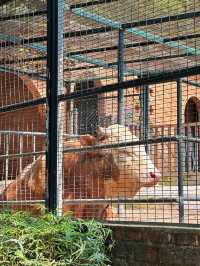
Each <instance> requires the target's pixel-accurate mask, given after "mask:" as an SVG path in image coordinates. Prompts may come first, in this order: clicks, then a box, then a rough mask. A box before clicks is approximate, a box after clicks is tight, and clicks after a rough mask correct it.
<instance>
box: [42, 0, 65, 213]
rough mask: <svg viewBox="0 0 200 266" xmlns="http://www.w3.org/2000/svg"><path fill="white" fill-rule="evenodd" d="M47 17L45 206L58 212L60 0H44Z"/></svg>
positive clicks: (61, 29)
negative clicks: (45, 1) (46, 182)
mask: <svg viewBox="0 0 200 266" xmlns="http://www.w3.org/2000/svg"><path fill="white" fill-rule="evenodd" d="M47 18H48V23H47V37H48V38H47V69H48V79H47V100H48V105H47V111H48V113H47V115H48V128H47V135H48V138H47V160H46V161H47V175H48V189H47V190H48V191H47V192H48V198H47V207H48V209H49V211H51V212H53V213H56V214H59V213H58V212H57V211H59V209H60V202H59V201H60V194H61V192H60V188H61V186H60V185H61V184H60V181H61V180H62V171H61V166H62V165H61V158H62V157H61V156H62V155H60V153H61V149H62V143H61V142H62V141H61V139H60V138H61V133H60V132H61V131H62V126H61V124H60V123H59V119H61V118H60V117H59V116H60V112H59V111H60V109H59V108H58V94H59V93H60V91H61V90H62V89H63V21H64V0H54V1H51V0H48V1H47ZM61 109H62V108H61ZM58 162H59V163H58ZM61 196H62V195H61Z"/></svg>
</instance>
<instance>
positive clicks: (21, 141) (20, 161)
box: [19, 135, 23, 174]
mask: <svg viewBox="0 0 200 266" xmlns="http://www.w3.org/2000/svg"><path fill="white" fill-rule="evenodd" d="M22 153H23V135H20V136H19V154H22ZM22 158H23V157H19V174H21V173H22Z"/></svg>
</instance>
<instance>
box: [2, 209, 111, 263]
mask: <svg viewBox="0 0 200 266" xmlns="http://www.w3.org/2000/svg"><path fill="white" fill-rule="evenodd" d="M110 237H111V231H110V230H109V229H108V228H104V226H103V225H102V224H101V223H98V222H95V221H93V220H91V221H83V220H80V221H77V220H73V219H72V218H70V217H69V216H63V217H55V216H53V215H52V214H46V215H43V216H41V217H40V218H36V217H33V216H31V215H29V214H27V213H21V212H18V213H11V212H3V213H0V265H4V266H7V265H9V266H12V265H14V266H16V265H27V266H32V265H33V266H51V265H52V266H62V265H70V266H81V265H82V266H87V265H90V266H98V265H99V266H104V265H110V261H109V258H108V253H109V251H110V249H111V247H112V241H110V240H109V241H107V239H110Z"/></svg>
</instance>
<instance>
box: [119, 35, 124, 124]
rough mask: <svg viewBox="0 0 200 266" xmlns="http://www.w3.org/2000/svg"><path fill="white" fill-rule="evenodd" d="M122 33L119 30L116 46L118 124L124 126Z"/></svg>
mask: <svg viewBox="0 0 200 266" xmlns="http://www.w3.org/2000/svg"><path fill="white" fill-rule="evenodd" d="M124 45H125V44H124V31H123V30H119V45H118V84H119V89H118V123H119V124H122V125H124V123H125V109H124V89H123V86H122V83H123V81H124V71H125V65H124Z"/></svg>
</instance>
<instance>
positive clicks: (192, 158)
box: [185, 97, 200, 171]
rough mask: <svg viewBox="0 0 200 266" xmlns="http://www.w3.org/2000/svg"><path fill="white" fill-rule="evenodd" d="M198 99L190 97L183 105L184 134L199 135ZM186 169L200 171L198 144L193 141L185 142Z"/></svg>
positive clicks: (199, 104) (199, 107) (199, 101)
mask: <svg viewBox="0 0 200 266" xmlns="http://www.w3.org/2000/svg"><path fill="white" fill-rule="evenodd" d="M199 119H200V100H199V99H198V98H197V97H191V98H190V99H189V100H188V101H187V104H186V107H185V124H186V126H185V134H186V135H188V136H191V137H198V138H199V137H200V126H199V124H198V122H199ZM185 165H186V171H191V170H192V171H196V170H198V171H200V145H199V144H198V143H195V142H193V143H192V142H187V143H186V157H185Z"/></svg>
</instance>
